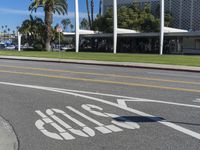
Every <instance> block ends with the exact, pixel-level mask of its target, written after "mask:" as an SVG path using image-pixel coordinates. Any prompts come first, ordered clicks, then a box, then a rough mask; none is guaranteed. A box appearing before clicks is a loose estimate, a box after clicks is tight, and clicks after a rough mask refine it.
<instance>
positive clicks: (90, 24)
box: [86, 0, 92, 29]
mask: <svg viewBox="0 0 200 150" xmlns="http://www.w3.org/2000/svg"><path fill="white" fill-rule="evenodd" d="M86 7H87V14H88V22H89V26H90V29H91V28H92V23H91V19H90V8H89V2H88V0H86Z"/></svg>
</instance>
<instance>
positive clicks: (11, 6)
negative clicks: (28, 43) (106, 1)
mask: <svg viewBox="0 0 200 150" xmlns="http://www.w3.org/2000/svg"><path fill="white" fill-rule="evenodd" d="M67 1H68V5H69V8H68V15H66V16H57V15H56V16H55V17H54V24H57V23H60V21H61V20H62V19H63V18H70V19H72V21H74V0H67ZM94 2H95V13H98V10H99V6H98V4H99V0H94ZM30 3H31V0H1V5H0V27H1V26H2V25H8V27H9V28H10V29H11V30H15V29H16V26H20V25H21V23H22V21H23V20H25V19H27V18H29V15H30V12H29V11H28V6H29V4H30ZM79 11H80V18H83V17H87V15H86V6H85V0H79ZM35 15H36V16H38V17H41V18H43V11H42V9H41V10H39V11H38V12H37V13H36V14H35ZM0 29H1V28H0Z"/></svg>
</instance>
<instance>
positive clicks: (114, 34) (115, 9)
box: [113, 0, 117, 54]
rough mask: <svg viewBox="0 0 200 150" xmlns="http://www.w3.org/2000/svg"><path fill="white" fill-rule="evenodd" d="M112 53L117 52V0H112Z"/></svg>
mask: <svg viewBox="0 0 200 150" xmlns="http://www.w3.org/2000/svg"><path fill="white" fill-rule="evenodd" d="M113 53H114V54H116V53H117V0H113Z"/></svg>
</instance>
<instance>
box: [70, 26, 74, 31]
mask: <svg viewBox="0 0 200 150" xmlns="http://www.w3.org/2000/svg"><path fill="white" fill-rule="evenodd" d="M70 28H71V32H73V29H74V25H73V24H70Z"/></svg>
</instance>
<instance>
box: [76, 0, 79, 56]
mask: <svg viewBox="0 0 200 150" xmlns="http://www.w3.org/2000/svg"><path fill="white" fill-rule="evenodd" d="M78 7H79V6H78V0H75V30H76V31H75V32H76V33H75V38H76V52H77V53H78V52H79V8H78Z"/></svg>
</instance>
